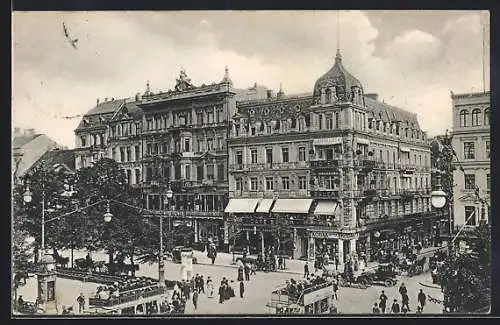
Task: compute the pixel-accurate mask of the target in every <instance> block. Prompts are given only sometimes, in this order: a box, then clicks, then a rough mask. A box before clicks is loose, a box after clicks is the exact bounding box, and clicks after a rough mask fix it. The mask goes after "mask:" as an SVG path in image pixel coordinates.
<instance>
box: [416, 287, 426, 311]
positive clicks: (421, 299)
mask: <svg viewBox="0 0 500 325" xmlns="http://www.w3.org/2000/svg"><path fill="white" fill-rule="evenodd" d="M426 299H427V297H426V296H425V293H424V291H423V290H422V289H420V292H419V293H418V298H417V300H418V303H419V304H420V307H422V308H421V309H422V310H423V309H424V307H425V300H426Z"/></svg>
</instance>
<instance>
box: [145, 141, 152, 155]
mask: <svg viewBox="0 0 500 325" xmlns="http://www.w3.org/2000/svg"><path fill="white" fill-rule="evenodd" d="M146 149H147V153H148V155H152V154H153V145H152V144H151V143H148V144H147V146H146Z"/></svg>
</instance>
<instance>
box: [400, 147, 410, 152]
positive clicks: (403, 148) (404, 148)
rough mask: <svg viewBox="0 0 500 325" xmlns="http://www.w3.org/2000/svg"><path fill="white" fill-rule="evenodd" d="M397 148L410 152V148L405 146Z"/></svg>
mask: <svg viewBox="0 0 500 325" xmlns="http://www.w3.org/2000/svg"><path fill="white" fill-rule="evenodd" d="M399 150H400V151H402V152H410V148H407V147H400V148H399Z"/></svg>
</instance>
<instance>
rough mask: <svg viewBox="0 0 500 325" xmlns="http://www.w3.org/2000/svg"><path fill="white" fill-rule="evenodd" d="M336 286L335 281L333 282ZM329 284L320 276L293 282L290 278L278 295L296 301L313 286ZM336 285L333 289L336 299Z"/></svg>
mask: <svg viewBox="0 0 500 325" xmlns="http://www.w3.org/2000/svg"><path fill="white" fill-rule="evenodd" d="M334 282H335V284H336V281H334ZM325 283H329V282H328V281H327V279H326V278H324V277H322V276H317V275H314V274H312V275H311V276H307V277H306V278H305V279H300V280H295V279H293V278H291V279H290V280H289V281H288V280H287V281H286V282H285V287H284V288H283V289H281V290H280V292H279V293H280V294H283V295H287V296H289V297H290V298H291V299H292V300H297V299H299V298H300V295H301V294H302V293H303V292H306V291H307V290H308V289H311V288H313V287H314V286H317V285H320V284H325ZM337 290H338V285H337V286H336V288H335V285H334V294H335V296H336V297H337Z"/></svg>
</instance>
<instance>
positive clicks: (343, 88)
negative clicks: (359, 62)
mask: <svg viewBox="0 0 500 325" xmlns="http://www.w3.org/2000/svg"><path fill="white" fill-rule="evenodd" d="M334 85H335V86H337V87H338V88H339V89H337V92H338V93H339V94H340V95H342V94H343V93H344V94H345V93H347V94H348V97H349V94H350V93H351V87H353V86H358V87H360V88H361V89H362V88H363V86H362V85H361V82H360V81H359V80H358V79H357V78H356V77H354V76H353V75H352V74H350V73H349V72H348V71H347V70H346V69H345V68H344V66H343V65H342V56H341V55H340V51H339V50H337V55H336V56H335V64H334V66H333V67H332V68H331V69H330V70H329V71H328V72H327V73H325V74H324V75H323V76H321V78H319V79H318V80H317V81H316V83H315V84H314V92H313V96H319V95H321V89H322V88H325V87H330V86H334ZM346 99H348V98H346Z"/></svg>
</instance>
